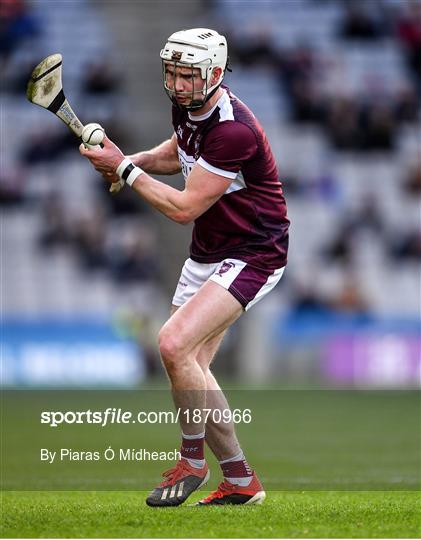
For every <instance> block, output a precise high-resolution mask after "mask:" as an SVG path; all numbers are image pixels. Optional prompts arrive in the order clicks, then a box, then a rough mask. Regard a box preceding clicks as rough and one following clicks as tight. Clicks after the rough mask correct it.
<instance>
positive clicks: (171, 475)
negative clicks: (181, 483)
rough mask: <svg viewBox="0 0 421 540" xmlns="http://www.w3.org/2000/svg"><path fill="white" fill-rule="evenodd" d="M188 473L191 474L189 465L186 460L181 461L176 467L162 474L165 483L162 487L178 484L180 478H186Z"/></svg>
mask: <svg viewBox="0 0 421 540" xmlns="http://www.w3.org/2000/svg"><path fill="white" fill-rule="evenodd" d="M188 472H190V471H189V465H188V463H187V462H186V461H185V460H183V459H180V461H179V462H178V463H177V465H176V466H175V467H173V468H172V469H168V471H165V472H163V473H162V476H163V477H164V481H163V482H162V484H161V485H168V484H170V483H171V484H172V483H174V482H177V480H180V478H183V477H184V476H186V474H187V473H188Z"/></svg>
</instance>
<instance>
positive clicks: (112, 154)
mask: <svg viewBox="0 0 421 540" xmlns="http://www.w3.org/2000/svg"><path fill="white" fill-rule="evenodd" d="M102 144H103V145H104V146H103V148H102V150H101V151H100V152H98V150H96V149H91V148H86V147H85V145H84V144H83V143H82V144H81V145H80V146H79V152H80V153H81V154H82V156H85V157H86V158H88V159H89V161H90V162H91V163H92V165H93V166H94V167H95V169H96V170H97V171H98V172H99V173H101V174H102V176H103V177H104V178H105V180H107V181H108V182H116V181H118V180H119V177H118V176H117V174H116V169H117V167H118V166H119V165H120V163H121V162H122V161H123V159H124V157H125V156H124V154H123V152H122V151H121V150H120V148H119V147H118V146H116V145H115V144H114V143H113V142H112V141H111V140H110V139H109V138H108V137H107V136H106V135H104V140H103V142H102Z"/></svg>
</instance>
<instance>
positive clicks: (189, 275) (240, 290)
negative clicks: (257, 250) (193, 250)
mask: <svg viewBox="0 0 421 540" xmlns="http://www.w3.org/2000/svg"><path fill="white" fill-rule="evenodd" d="M284 269H285V267H283V268H279V269H277V270H267V269H264V268H257V267H256V266H252V265H250V264H247V263H246V262H244V261H240V260H238V259H225V260H224V261H221V262H218V263H210V264H202V263H198V262H195V261H193V260H192V259H187V260H186V262H185V263H184V266H183V269H182V270H181V276H180V279H179V281H178V285H177V288H176V290H175V293H174V298H173V301H172V303H173V305H174V306H182V305H183V304H184V303H186V302H187V301H188V300H190V298H191V297H192V296H193V295H194V294H195V293H196V292H197V291H198V290H199V289H200V287H201V286H202V285H203V284H204V283H205V282H206V281H207V280H208V279H210V280H212V281H214V282H215V283H219V285H222V287H224V289H226V290H227V291H229V292H230V293H231V294H232V295H233V296H234V297H235V298H236V299H237V300H238V301H239V302H240V304H241V305H242V306H243V308H244V310H245V311H247V310H248V309H250V308H251V306H254V304H256V303H257V302H258V301H259V300H261V299H262V298H263V297H264V296H266V295H267V293H268V292H270V291H271V290H272V289H273V288H274V287H275V285H276V284H277V283H278V281H279V280H280V279H281V277H282V274H283V273H284Z"/></svg>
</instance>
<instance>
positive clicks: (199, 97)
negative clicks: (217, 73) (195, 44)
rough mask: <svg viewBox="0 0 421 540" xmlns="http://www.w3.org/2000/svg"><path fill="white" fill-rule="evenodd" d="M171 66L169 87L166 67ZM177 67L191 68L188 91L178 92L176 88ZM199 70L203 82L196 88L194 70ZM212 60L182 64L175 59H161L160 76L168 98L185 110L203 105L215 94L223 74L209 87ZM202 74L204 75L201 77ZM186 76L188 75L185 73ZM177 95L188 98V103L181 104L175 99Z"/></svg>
mask: <svg viewBox="0 0 421 540" xmlns="http://www.w3.org/2000/svg"><path fill="white" fill-rule="evenodd" d="M169 65H170V66H171V67H172V68H173V75H172V79H173V85H172V87H170V86H169V85H168V72H167V67H168V66H169ZM177 68H184V69H190V70H191V75H190V78H191V86H192V89H191V91H188V92H180V91H178V90H177V89H176V79H177V77H179V75H178V76H177V71H176V69H177ZM194 70H199V73H200V79H201V81H202V82H203V86H202V87H201V88H198V89H196V88H195V81H197V79H195V77H194V75H195V71H194ZM212 70H213V68H212V60H211V59H209V60H207V61H201V62H200V65H199V64H184V63H180V62H177V60H174V61H172V60H162V77H163V81H164V89H165V92H166V93H167V96H168V97H169V98H170V100H171V101H172V102H173V103H174V105H176V106H177V107H179V108H181V109H187V110H190V111H192V110H196V109H200V108H201V107H203V105H204V104H205V103H206V102H207V101H208V100H209V99H210V98H211V97H212V96H213V95H214V94H215V92H216V90H217V89H218V88H219V86H220V84H221V83H222V79H223V75H222V77H220V79H219V81H218V82H217V84H216V85H214V86H212V87H209V79H210V77H211V75H212ZM203 74H205V76H204V77H203ZM187 76H188V75H187ZM185 77H186V75H185V74H184V75H183V78H185ZM196 84H197V83H196ZM177 97H182V98H189V99H190V103H189V104H188V105H183V104H182V103H179V102H178V101H177Z"/></svg>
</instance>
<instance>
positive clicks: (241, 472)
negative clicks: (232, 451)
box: [219, 452, 253, 483]
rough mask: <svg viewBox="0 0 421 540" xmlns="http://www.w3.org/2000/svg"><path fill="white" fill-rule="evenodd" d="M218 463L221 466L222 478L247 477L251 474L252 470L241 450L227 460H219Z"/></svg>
mask: <svg viewBox="0 0 421 540" xmlns="http://www.w3.org/2000/svg"><path fill="white" fill-rule="evenodd" d="M219 464H220V466H221V469H222V474H223V475H224V478H232V479H242V478H244V479H248V478H250V477H251V476H253V471H252V470H251V469H250V466H249V464H248V463H247V460H246V458H245V457H244V454H243V453H242V452H241V453H240V454H238V455H237V456H234V457H233V458H231V459H229V460H224V461H220V462H219ZM236 483H237V482H236ZM238 483H243V482H238Z"/></svg>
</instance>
